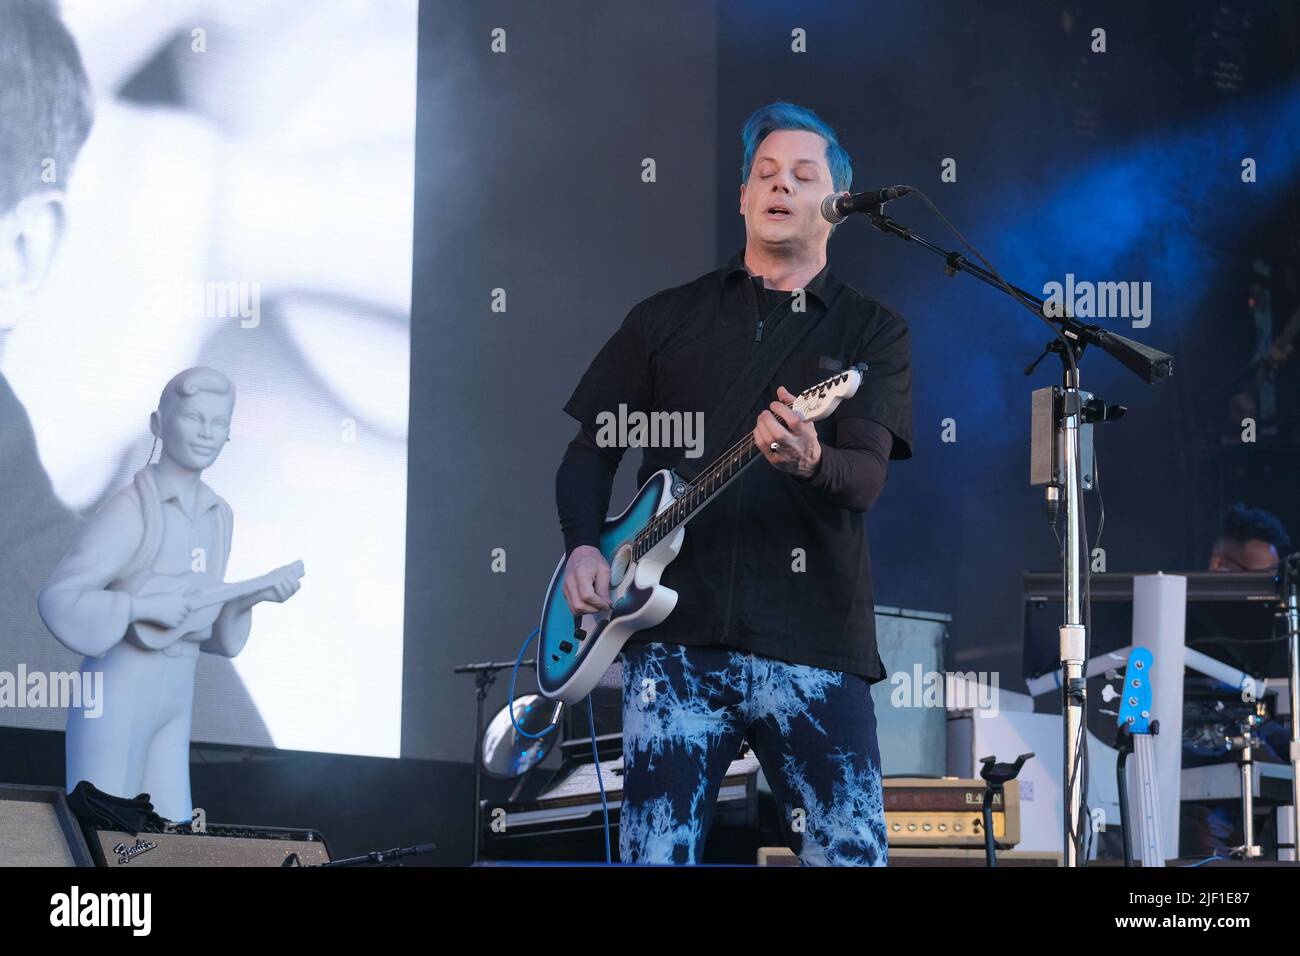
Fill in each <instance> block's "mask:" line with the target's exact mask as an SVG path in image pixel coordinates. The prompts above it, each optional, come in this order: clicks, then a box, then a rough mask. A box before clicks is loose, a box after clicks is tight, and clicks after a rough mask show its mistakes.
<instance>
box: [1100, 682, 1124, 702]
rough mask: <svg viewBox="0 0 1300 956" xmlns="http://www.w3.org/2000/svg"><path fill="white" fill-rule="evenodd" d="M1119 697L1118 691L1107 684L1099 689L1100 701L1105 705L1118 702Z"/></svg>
mask: <svg viewBox="0 0 1300 956" xmlns="http://www.w3.org/2000/svg"><path fill="white" fill-rule="evenodd" d="M1119 696H1120V693H1119V691H1117V690H1116V689H1115V688H1114V687H1111V686H1110V685H1109V684H1107V685H1106V686H1105V687H1103V688H1102V689H1101V699H1102V700H1104V701H1106V703H1108V704H1109V703H1110V702H1111V701H1112V700H1118V699H1119Z"/></svg>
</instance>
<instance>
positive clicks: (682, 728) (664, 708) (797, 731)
mask: <svg viewBox="0 0 1300 956" xmlns="http://www.w3.org/2000/svg"><path fill="white" fill-rule="evenodd" d="M622 660H623V763H624V767H625V773H624V779H623V803H622V808H621V810H620V812H619V853H620V857H621V859H622V861H623V862H624V863H698V862H700V859H701V857H702V856H703V853H704V842H705V839H706V837H707V836H708V833H709V825H710V823H711V822H712V820H713V811H714V808H715V805H716V803H717V797H718V790H719V788H720V787H721V784H722V779H723V777H724V775H725V774H726V771H727V768H728V766H729V765H730V764H731V761H732V760H733V759H735V757H736V754H737V752H738V751H739V749H740V744H741V741H742V740H747V741H748V742H749V746H750V747H751V748H752V749H753V751H754V754H755V755H756V756H757V757H758V760H759V763H760V764H761V765H762V767H763V773H764V775H765V776H766V777H767V780H768V783H769V784H770V785H771V787H772V792H773V795H774V796H775V797H776V799H777V803H778V805H779V807H780V812H781V820H782V829H783V830H784V832H785V835H786V839H787V842H788V843H789V845H790V847H791V849H793V850H795V852H797V853H798V854H799V857H800V860H801V861H802V862H803V863H804V864H820V865H833V866H834V865H839V866H845V865H849V866H884V865H885V863H886V860H887V857H888V847H887V843H886V837H885V810H884V794H883V791H882V789H881V779H880V749H879V745H878V743H877V741H876V716H875V708H874V706H873V704H872V700H871V688H870V685H869V684H868V683H867V681H866V679H865V678H863V677H860V676H857V675H855V674H845V673H842V672H840V671H832V670H823V669H821V668H817V667H809V666H806V665H803V664H788V663H785V662H783V661H778V660H773V659H772V658H769V657H764V656H762V655H759V654H752V653H749V652H744V651H738V650H734V649H731V648H726V647H714V646H711V647H683V646H681V645H678V644H628V645H627V646H626V647H625V648H624V649H623V655H622Z"/></svg>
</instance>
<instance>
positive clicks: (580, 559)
mask: <svg viewBox="0 0 1300 956" xmlns="http://www.w3.org/2000/svg"><path fill="white" fill-rule="evenodd" d="M564 599H565V600H566V601H568V602H569V610H571V611H572V612H573V613H574V614H599V613H601V612H602V611H608V610H609V608H610V603H609V562H608V561H606V560H605V556H604V555H603V554H601V553H600V549H599V548H593V547H592V546H591V545H589V544H580V545H578V546H577V547H576V548H574V549H573V551H572V552H571V553H570V554H569V561H568V563H567V564H566V565H565V566H564Z"/></svg>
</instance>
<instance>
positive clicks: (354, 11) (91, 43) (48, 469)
mask: <svg viewBox="0 0 1300 956" xmlns="http://www.w3.org/2000/svg"><path fill="white" fill-rule="evenodd" d="M417 7H418V4H417V2H416V0H369V2H357V0H323V2H317V3H313V4H312V5H311V16H303V15H302V12H303V5H302V4H300V3H297V2H287V0H256V2H254V0H234V2H227V0H222V2H217V0H64V2H62V3H60V4H54V3H51V2H45V0H0V16H3V19H4V26H5V29H4V31H3V32H2V33H0V47H3V64H2V65H0V74H3V89H0V101H2V103H3V110H4V114H3V133H2V138H0V161H2V162H3V168H2V169H0V197H3V199H2V200H0V201H2V203H3V208H0V217H2V218H3V219H4V220H5V221H6V225H7V228H6V230H5V231H4V233H3V234H4V236H5V241H6V242H10V241H11V240H12V238H13V236H14V235H15V234H16V232H15V229H16V227H15V225H14V224H15V223H19V224H21V225H22V226H23V227H24V228H26V230H27V231H26V234H25V235H26V246H25V247H23V248H24V250H25V251H24V252H23V255H22V256H19V257H18V258H15V257H14V255H13V252H12V249H9V248H7V249H6V255H7V256H8V258H7V259H6V262H7V263H9V264H12V263H14V262H19V264H20V265H22V266H23V268H22V269H14V268H10V269H7V270H6V271H5V272H4V273H2V274H0V295H2V296H3V306H4V314H3V315H0V485H2V486H3V491H2V492H0V671H4V672H8V673H13V674H17V673H20V672H21V671H25V672H26V673H29V674H30V673H34V672H42V673H47V674H48V673H54V672H68V671H71V672H74V673H75V672H76V670H77V668H78V666H79V664H80V658H79V657H78V656H77V655H74V654H73V653H72V652H70V651H68V650H66V649H65V648H63V647H62V646H61V645H60V644H58V643H57V642H56V641H55V640H54V638H53V637H52V636H51V635H50V634H49V632H48V631H47V630H46V629H45V627H44V625H43V624H42V622H41V620H40V618H39V617H38V615H37V612H36V605H35V596H36V593H37V591H39V589H40V587H41V585H42V584H43V583H44V580H45V578H46V577H47V576H48V574H49V572H50V570H51V569H52V568H53V566H54V564H55V563H56V562H57V561H58V559H59V558H60V557H61V556H62V554H63V553H64V552H65V551H66V550H67V549H68V548H69V547H70V546H71V543H72V541H73V539H74V537H75V534H76V530H77V527H78V524H79V523H80V522H81V521H83V520H84V519H85V518H87V517H89V516H90V515H92V514H93V513H94V512H95V510H96V509H97V507H98V506H99V505H100V504H101V503H102V502H103V501H104V500H105V499H106V498H107V497H108V496H109V495H110V494H112V493H113V492H114V491H116V490H117V489H119V488H121V487H122V486H124V485H126V484H127V483H129V482H130V481H131V478H132V475H133V474H134V473H135V472H136V471H137V470H139V469H140V468H141V467H143V466H144V465H145V464H146V462H147V461H149V460H150V452H151V447H152V443H153V439H152V436H151V435H150V432H149V415H150V413H151V412H152V411H154V409H155V408H156V407H157V404H158V397H159V392H160V391H161V389H162V387H163V385H164V384H165V383H166V382H167V381H168V379H169V378H171V376H172V375H174V374H175V373H176V372H178V371H180V370H181V369H184V368H187V367H190V366H195V365H207V366H212V367H214V368H217V369H219V370H221V371H223V372H224V373H225V374H226V375H228V376H229V377H230V379H231V380H232V381H233V382H234V385H235V388H236V391H237V395H238V401H237V408H236V412H235V416H234V420H233V422H232V428H231V441H230V443H229V444H228V445H227V446H226V448H225V450H224V451H223V452H222V454H221V457H220V459H219V460H218V461H217V463H216V464H215V465H214V466H213V467H212V468H211V469H210V470H209V471H208V472H205V473H204V475H203V480H204V481H205V482H206V483H207V484H209V485H210V486H211V487H212V488H213V489H214V490H215V491H216V492H217V493H218V494H219V495H221V496H222V497H223V498H225V499H226V501H228V502H229V503H230V505H231V507H232V508H233V510H234V515H235V518H234V538H233V547H232V553H231V557H230V563H229V567H228V569H227V573H226V579H227V580H230V581H237V580H243V579H246V578H252V577H256V576H258V575H260V574H263V573H264V572H267V571H269V570H271V569H273V568H276V567H279V566H280V565H283V564H285V563H287V562H289V561H293V560H296V559H302V560H303V561H304V563H305V566H306V569H307V575H306V577H305V578H304V580H303V587H302V591H301V593H299V594H298V595H296V596H295V598H294V600H293V601H292V602H289V603H286V604H284V605H283V606H279V605H274V604H264V605H262V606H260V607H259V608H258V609H257V610H256V611H255V612H254V621H253V630H252V636H251V638H250V640H249V643H248V645H247V647H246V648H245V649H244V651H243V652H242V653H241V654H239V655H238V657H236V658H232V659H227V658H223V657H219V656H216V655H212V654H203V655H202V656H201V658H200V664H199V672H198V683H197V688H196V692H195V713H194V733H193V739H194V740H196V741H206V742H215V743H226V744H240V745H251V746H272V747H277V748H288V749H294V750H317V751H329V752H336V753H352V754H367V755H374V756H389V757H395V756H398V754H399V749H400V736H401V707H402V699H401V696H402V695H401V691H402V679H401V678H402V626H403V604H404V588H405V514H406V439H407V406H408V382H409V379H408V371H409V326H410V272H411V233H412V201H413V199H412V191H413V176H414V149H415V78H416V41H417V37H416V27H417V12H418V11H417ZM56 18H57V19H56ZM58 19H61V21H62V23H63V24H64V25H65V26H66V31H67V32H66V34H65V33H64V32H63V31H62V30H60V29H56V28H55V27H53V26H51V24H57V22H58ZM69 38H70V39H69ZM83 71H84V81H83V80H82V79H81V75H82V73H83ZM83 137H84V145H81V146H80V148H78V146H79V144H80V141H81V139H82V138H83ZM24 257H25V258H24ZM20 260H21V261H20ZM47 266H48V270H46V267H47ZM20 669H21V671H20ZM64 722H65V711H64V710H63V709H62V708H58V707H52V706H44V707H39V708H23V707H13V708H4V709H0V723H3V724H7V725H10V726H20V727H31V728H41V729H46V730H58V731H61V730H62V729H63V727H64Z"/></svg>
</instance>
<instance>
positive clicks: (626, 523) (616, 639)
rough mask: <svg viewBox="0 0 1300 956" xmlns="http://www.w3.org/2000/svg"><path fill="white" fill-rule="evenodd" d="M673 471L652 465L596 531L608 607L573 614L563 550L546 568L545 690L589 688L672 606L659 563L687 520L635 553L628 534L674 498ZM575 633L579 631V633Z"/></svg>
mask: <svg viewBox="0 0 1300 956" xmlns="http://www.w3.org/2000/svg"><path fill="white" fill-rule="evenodd" d="M672 485H673V475H672V472H670V471H667V470H663V471H657V472H655V473H654V474H653V475H651V476H650V478H649V480H647V481H646V483H645V484H644V485H642V486H641V490H640V491H638V492H637V493H636V497H635V498H633V499H632V503H631V504H630V505H628V506H627V508H626V509H625V510H624V511H623V513H622V514H620V515H618V516H617V517H614V518H606V519H605V525H604V527H603V528H602V529H601V532H600V553H601V554H603V555H604V556H605V560H606V561H608V562H609V566H610V579H609V599H610V603H611V604H612V605H613V607H612V608H611V609H610V610H609V612H607V613H604V614H601V615H599V616H598V615H595V614H584V615H582V618H581V619H580V621H575V619H574V614H573V612H572V611H571V610H570V609H569V603H568V601H567V600H565V597H564V590H563V586H564V566H565V564H566V559H565V558H561V559H560V563H559V564H558V565H556V568H555V573H554V574H553V575H552V576H551V583H550V587H549V588H547V591H546V600H545V602H544V603H543V605H542V624H541V633H540V634H539V636H538V648H537V683H538V686H539V687H540V688H541V691H542V693H543V694H545V695H546V696H547V697H549V698H551V699H553V700H561V701H564V703H566V704H576V703H578V702H579V701H581V700H582V699H583V698H584V697H586V696H587V694H589V693H590V692H591V689H592V688H593V687H595V686H596V683H597V682H598V681H599V680H600V678H601V675H603V674H604V673H605V671H606V670H607V669H608V668H609V665H610V664H612V663H613V662H614V658H615V657H617V656H618V653H619V651H621V650H622V649H623V645H624V644H625V643H627V639H628V638H629V637H631V636H632V635H633V634H634V633H636V632H637V631H643V630H645V629H646V628H650V627H654V626H655V625H656V624H658V623H660V622H661V621H663V620H664V619H665V618H667V617H668V615H669V614H670V613H672V610H673V608H674V607H676V606H677V592H676V591H674V590H672V589H671V588H666V587H664V586H663V585H661V584H660V583H659V579H660V578H661V577H662V576H663V572H664V568H666V567H668V565H669V564H670V563H672V560H673V558H675V557H677V553H678V552H679V551H681V548H682V540H683V538H684V537H685V535H686V529H685V528H678V529H677V530H676V531H674V532H673V533H672V534H671V535H670V536H669V537H667V538H665V539H664V540H663V541H660V542H659V543H658V544H656V545H655V546H654V547H653V548H652V549H650V551H649V552H647V553H646V555H645V556H644V557H642V558H641V559H640V560H639V561H638V560H635V559H634V558H633V555H632V544H631V542H632V539H633V537H634V536H635V535H636V534H637V533H638V532H639V531H641V530H642V529H643V528H645V527H646V525H648V524H649V523H650V521H651V519H652V518H654V516H655V515H657V514H659V513H660V512H661V511H663V510H665V509H666V508H668V507H669V506H670V505H672V503H673V501H674V500H675V499H674V498H673V493H672ZM578 633H581V634H583V635H584V636H583V637H581V638H579V637H578V636H577V634H578Z"/></svg>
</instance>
